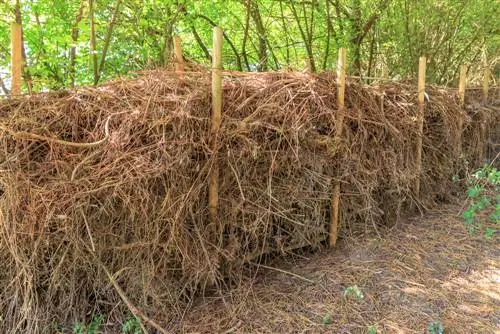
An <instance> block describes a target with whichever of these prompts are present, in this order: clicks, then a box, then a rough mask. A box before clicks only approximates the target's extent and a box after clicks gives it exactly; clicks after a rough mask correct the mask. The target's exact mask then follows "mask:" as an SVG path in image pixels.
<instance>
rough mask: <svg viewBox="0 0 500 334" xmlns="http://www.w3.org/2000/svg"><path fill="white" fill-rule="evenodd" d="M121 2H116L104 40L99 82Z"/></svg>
mask: <svg viewBox="0 0 500 334" xmlns="http://www.w3.org/2000/svg"><path fill="white" fill-rule="evenodd" d="M121 2H122V0H118V1H117V2H116V7H115V10H114V12H113V16H112V18H111V22H110V23H109V25H108V29H107V30H106V36H105V38H104V46H103V49H102V55H101V61H100V63H99V68H98V73H97V75H98V77H97V81H99V80H100V78H101V73H102V71H103V70H104V65H105V64H106V55H107V54H108V49H109V45H110V42H111V36H112V34H113V29H114V27H115V24H116V20H117V19H118V16H119V15H120V5H121Z"/></svg>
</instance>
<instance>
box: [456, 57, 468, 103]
mask: <svg viewBox="0 0 500 334" xmlns="http://www.w3.org/2000/svg"><path fill="white" fill-rule="evenodd" d="M466 84H467V65H461V66H460V80H459V82H458V95H459V96H460V108H463V107H464V106H465V86H466Z"/></svg>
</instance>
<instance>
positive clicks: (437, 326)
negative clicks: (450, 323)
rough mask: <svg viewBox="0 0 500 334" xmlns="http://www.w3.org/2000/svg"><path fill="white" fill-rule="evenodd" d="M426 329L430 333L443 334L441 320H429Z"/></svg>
mask: <svg viewBox="0 0 500 334" xmlns="http://www.w3.org/2000/svg"><path fill="white" fill-rule="evenodd" d="M427 329H428V330H429V333H430V334H443V333H444V329H443V324H442V323H441V321H437V322H431V323H430V324H429V326H428V328H427Z"/></svg>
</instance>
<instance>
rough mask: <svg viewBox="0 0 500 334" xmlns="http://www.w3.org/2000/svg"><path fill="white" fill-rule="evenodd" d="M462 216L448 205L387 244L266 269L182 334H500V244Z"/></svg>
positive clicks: (347, 244)
mask: <svg viewBox="0 0 500 334" xmlns="http://www.w3.org/2000/svg"><path fill="white" fill-rule="evenodd" d="M458 211H459V207H457V206H449V207H445V208H443V209H442V210H440V211H439V212H437V211H435V212H431V213H429V214H427V215H425V217H417V218H412V219H409V220H407V221H405V222H403V223H400V224H399V225H398V226H397V227H395V228H394V229H393V230H391V231H387V232H385V233H384V234H385V235H384V236H383V237H382V238H364V239H363V238H359V237H357V238H347V239H344V240H342V242H341V243H340V245H339V246H338V247H337V248H336V249H335V250H324V251H321V252H319V253H316V254H312V255H311V254H309V255H305V257H304V258H302V259H300V258H298V257H294V258H289V259H287V262H283V260H282V259H281V260H280V262H275V263H273V264H269V266H272V267H274V268H277V269H279V270H284V271H286V272H289V273H284V272H280V271H278V270H275V269H269V268H263V269H262V271H261V272H260V273H259V274H258V275H256V277H255V278H254V279H253V280H251V281H248V282H243V283H242V284H241V285H240V286H238V287H237V288H234V289H230V290H228V291H226V292H224V293H221V294H217V295H216V296H212V297H205V298H204V299H203V300H200V301H198V302H196V304H195V305H193V307H192V308H191V309H190V310H189V311H188V312H186V315H185V317H184V319H182V321H180V322H179V323H178V324H177V325H175V326H176V327H177V328H175V329H174V331H179V332H184V333H193V332H199V333H224V332H225V333H375V331H374V329H375V328H376V333H426V332H429V329H428V327H429V324H432V323H434V324H435V329H436V331H435V333H439V331H438V330H437V329H438V326H439V325H438V322H440V323H441V325H442V328H443V329H444V333H500V261H499V260H500V247H499V243H498V236H496V237H494V238H492V239H485V238H484V237H482V236H470V235H469V234H468V231H467V228H466V226H464V223H463V222H462V220H461V218H460V217H457V212H458ZM292 273H293V274H294V275H299V276H300V277H302V278H300V277H297V276H294V275H292ZM309 280H311V281H313V282H314V283H311V282H309ZM370 326H371V327H372V329H371V331H370Z"/></svg>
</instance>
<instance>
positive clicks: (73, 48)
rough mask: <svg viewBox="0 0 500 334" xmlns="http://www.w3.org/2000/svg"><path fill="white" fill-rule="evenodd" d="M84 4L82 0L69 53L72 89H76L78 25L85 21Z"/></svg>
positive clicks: (72, 32) (72, 30)
mask: <svg viewBox="0 0 500 334" xmlns="http://www.w3.org/2000/svg"><path fill="white" fill-rule="evenodd" d="M84 3H85V1H84V0H80V6H78V11H77V14H76V18H75V22H74V23H73V27H72V28H71V40H72V41H73V45H72V46H71V49H70V51H69V77H70V81H71V83H70V85H71V87H75V62H76V43H77V42H78V34H79V30H78V24H79V23H80V21H81V20H82V19H83V6H84Z"/></svg>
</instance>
